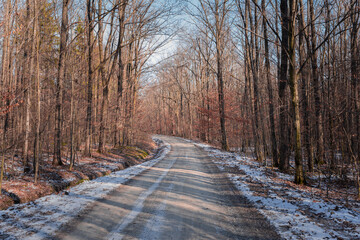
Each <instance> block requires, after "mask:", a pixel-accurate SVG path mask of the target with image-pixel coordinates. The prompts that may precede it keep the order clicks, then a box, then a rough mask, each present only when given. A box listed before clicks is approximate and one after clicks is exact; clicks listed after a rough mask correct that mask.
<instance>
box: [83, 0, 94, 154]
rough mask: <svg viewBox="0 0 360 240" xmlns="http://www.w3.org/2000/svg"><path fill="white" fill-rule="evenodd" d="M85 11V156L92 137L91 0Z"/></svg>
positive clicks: (89, 148)
mask: <svg viewBox="0 0 360 240" xmlns="http://www.w3.org/2000/svg"><path fill="white" fill-rule="evenodd" d="M86 11H87V50H88V52H87V54H88V55H87V64H88V66H87V67H88V69H87V70H88V72H87V81H88V82H87V110H86V140H85V151H84V154H85V155H86V156H91V138H92V101H93V92H92V91H93V90H92V87H93V78H92V74H93V71H92V52H93V43H92V38H93V35H92V33H93V29H94V28H93V19H92V15H93V1H92V0H87V1H86Z"/></svg>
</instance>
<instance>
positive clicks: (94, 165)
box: [0, 139, 156, 239]
mask: <svg viewBox="0 0 360 240" xmlns="http://www.w3.org/2000/svg"><path fill="white" fill-rule="evenodd" d="M155 149H156V144H155V143H154V142H153V141H151V139H149V141H146V142H143V144H141V146H140V145H139V147H121V148H111V147H110V146H109V148H108V150H107V152H105V153H98V152H97V151H96V150H95V149H93V150H94V151H92V156H91V157H82V156H79V157H77V158H76V162H75V166H74V167H73V169H72V170H69V161H68V160H67V159H66V158H65V157H63V159H62V160H63V162H64V165H63V166H57V167H54V166H53V165H52V156H51V155H50V156H49V155H47V154H44V155H43V158H42V160H41V163H40V166H41V167H40V176H39V179H38V182H37V183H36V184H35V183H34V174H33V171H30V172H29V173H23V172H24V170H23V165H22V161H21V159H20V157H19V156H20V154H16V153H14V154H12V155H11V156H10V155H7V156H6V161H5V174H4V180H3V184H2V194H0V210H2V209H6V208H8V207H10V206H12V205H13V204H19V203H27V202H30V201H34V200H36V199H38V198H40V197H43V196H46V195H49V194H52V193H59V192H61V191H62V190H65V189H66V188H68V187H70V186H75V185H77V184H79V183H82V182H83V181H86V180H92V179H96V178H98V177H101V176H105V175H108V174H110V173H111V172H114V171H119V170H122V169H125V168H127V167H130V166H133V165H136V164H139V163H142V162H144V161H146V160H148V159H149V158H150V157H151V156H152V152H153V151H154V150H155ZM0 239H1V238H0Z"/></svg>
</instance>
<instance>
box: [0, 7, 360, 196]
mask: <svg viewBox="0 0 360 240" xmlns="http://www.w3.org/2000/svg"><path fill="white" fill-rule="evenodd" d="M0 6H1V10H0V11H1V13H0V16H1V22H0V32H1V35H0V38H1V39H0V45H1V51H0V54H1V63H0V74H1V75H0V134H1V136H0V154H1V155H0V157H1V158H0V160H1V176H0V193H1V184H2V182H3V181H6V179H7V178H9V176H8V175H7V172H8V171H9V170H8V169H10V168H11V167H12V166H14V161H16V162H17V163H18V164H19V166H21V169H20V170H19V172H21V174H27V175H28V176H31V177H32V178H33V180H34V182H35V183H36V182H37V180H38V179H39V175H41V169H42V166H43V165H44V161H45V159H47V160H49V159H51V164H52V166H53V167H54V168H58V167H66V168H69V169H72V168H73V167H74V166H75V165H76V158H77V156H78V155H80V154H81V156H82V157H91V156H92V155H94V154H95V153H106V152H108V151H109V149H111V148H116V147H124V146H137V145H138V144H139V143H140V142H141V141H144V139H147V138H148V136H149V135H150V134H155V133H156V134H162V135H173V136H178V137H183V138H188V139H198V140H200V141H202V142H206V143H209V144H212V145H215V146H217V147H220V148H221V149H222V150H225V151H230V150H231V151H240V152H244V153H247V154H249V155H251V156H254V158H255V159H256V160H257V161H258V162H260V163H261V164H263V165H265V166H268V167H272V168H278V169H279V170H281V171H283V172H287V173H292V174H293V176H294V182H295V183H297V184H300V185H302V184H306V182H307V179H308V176H319V181H320V179H321V176H326V178H327V179H328V180H329V181H331V180H334V181H335V180H339V179H340V180H342V181H343V182H345V183H346V184H349V185H351V186H354V187H356V189H357V196H358V197H359V198H360V166H359V165H360V96H359V95H360V94H359V91H360V80H359V77H360V73H359V70H360V67H359V61H360V48H359V47H360V46H359V45H360V38H359V28H360V24H359V18H360V2H359V1H358V0H343V1H339V0H323V1H320V0H306V1H305V0H187V1H180V0H179V1H178V0H169V1H166V0H96V1H95V0H86V1H81V0H2V1H1V3H0Z"/></svg>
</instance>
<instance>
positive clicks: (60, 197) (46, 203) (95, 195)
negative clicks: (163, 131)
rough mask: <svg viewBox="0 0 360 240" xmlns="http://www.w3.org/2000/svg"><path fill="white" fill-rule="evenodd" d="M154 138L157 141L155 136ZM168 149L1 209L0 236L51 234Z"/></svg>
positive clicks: (168, 146) (49, 236)
mask: <svg viewBox="0 0 360 240" xmlns="http://www.w3.org/2000/svg"><path fill="white" fill-rule="evenodd" d="M154 140H155V141H156V142H158V140H157V139H154ZM169 151H170V145H168V144H164V145H163V146H162V148H161V150H160V152H159V153H158V155H157V156H156V158H154V159H153V160H150V161H147V162H144V163H142V164H139V165H136V166H133V167H129V168H127V169H125V170H122V171H118V172H114V173H112V174H110V175H108V176H105V177H100V178H97V179H95V180H93V181H86V182H84V183H82V184H80V185H78V186H75V187H73V188H71V189H69V190H68V192H63V193H62V194H53V195H49V196H46V197H43V198H39V199H38V200H36V201H34V202H31V203H26V204H20V205H14V206H12V207H10V208H8V209H7V210H5V211H0V239H36V240H38V239H44V238H51V236H52V235H53V234H54V233H55V232H56V231H57V230H58V229H59V228H60V227H61V226H63V225H64V224H66V223H68V222H70V221H71V220H73V219H74V218H75V217H77V216H78V215H79V214H80V213H81V212H82V211H83V210H85V209H86V208H87V207H88V206H90V205H91V204H92V203H94V202H95V201H96V200H97V199H100V198H102V197H104V196H106V195H107V194H108V193H109V192H111V191H112V190H114V189H116V188H118V187H119V186H120V185H121V184H124V183H125V182H127V181H128V180H129V179H131V178H133V177H134V176H136V175H138V174H139V173H141V172H143V171H145V170H147V169H149V168H150V167H152V166H153V165H154V164H156V163H157V162H158V161H160V160H162V159H163V158H164V157H165V155H166V154H167V153H168V152H169Z"/></svg>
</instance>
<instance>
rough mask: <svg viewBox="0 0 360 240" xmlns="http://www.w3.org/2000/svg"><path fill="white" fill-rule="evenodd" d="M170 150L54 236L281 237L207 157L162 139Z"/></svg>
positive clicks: (190, 146) (183, 144)
mask: <svg viewBox="0 0 360 240" xmlns="http://www.w3.org/2000/svg"><path fill="white" fill-rule="evenodd" d="M161 138H162V139H163V140H164V141H165V142H168V143H170V144H171V151H170V153H169V154H168V156H166V157H165V158H164V159H163V160H162V161H160V162H159V163H157V164H156V165H155V166H154V167H152V168H151V169H149V170H147V171H144V172H143V173H142V174H140V175H138V176H136V177H134V178H133V179H132V180H130V181H129V182H127V183H126V184H124V185H123V186H121V187H120V188H118V189H117V190H116V191H114V192H112V193H111V194H110V195H109V196H108V197H107V198H105V199H102V200H99V201H97V202H96V204H94V205H93V206H92V207H91V208H90V209H88V210H87V211H86V212H85V213H84V214H83V215H82V216H79V218H78V219H77V220H76V221H74V222H73V223H71V224H69V225H68V226H66V227H64V228H63V229H62V230H61V232H60V233H59V235H58V239H87V240H89V239H151V240H152V239H164V240H170V239H216V240H219V239H280V237H279V236H278V235H277V234H276V233H275V231H274V230H273V227H271V226H270V224H269V223H268V222H267V221H266V220H265V219H264V217H263V216H262V215H261V214H260V213H259V212H258V211H257V210H256V209H254V207H253V206H252V205H251V204H249V203H248V202H247V201H246V199H245V198H244V197H242V196H241V194H240V193H239V192H237V191H236V190H235V188H234V187H233V185H232V184H231V183H230V182H229V180H228V179H227V178H226V176H225V175H224V174H223V173H221V172H220V171H219V169H218V168H217V167H216V166H215V165H214V164H213V163H212V161H211V159H210V158H209V157H208V155H207V154H206V153H205V152H204V151H203V150H201V149H199V148H197V147H195V146H194V145H193V144H191V143H187V142H184V141H183V140H180V139H177V138H172V137H161Z"/></svg>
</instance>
